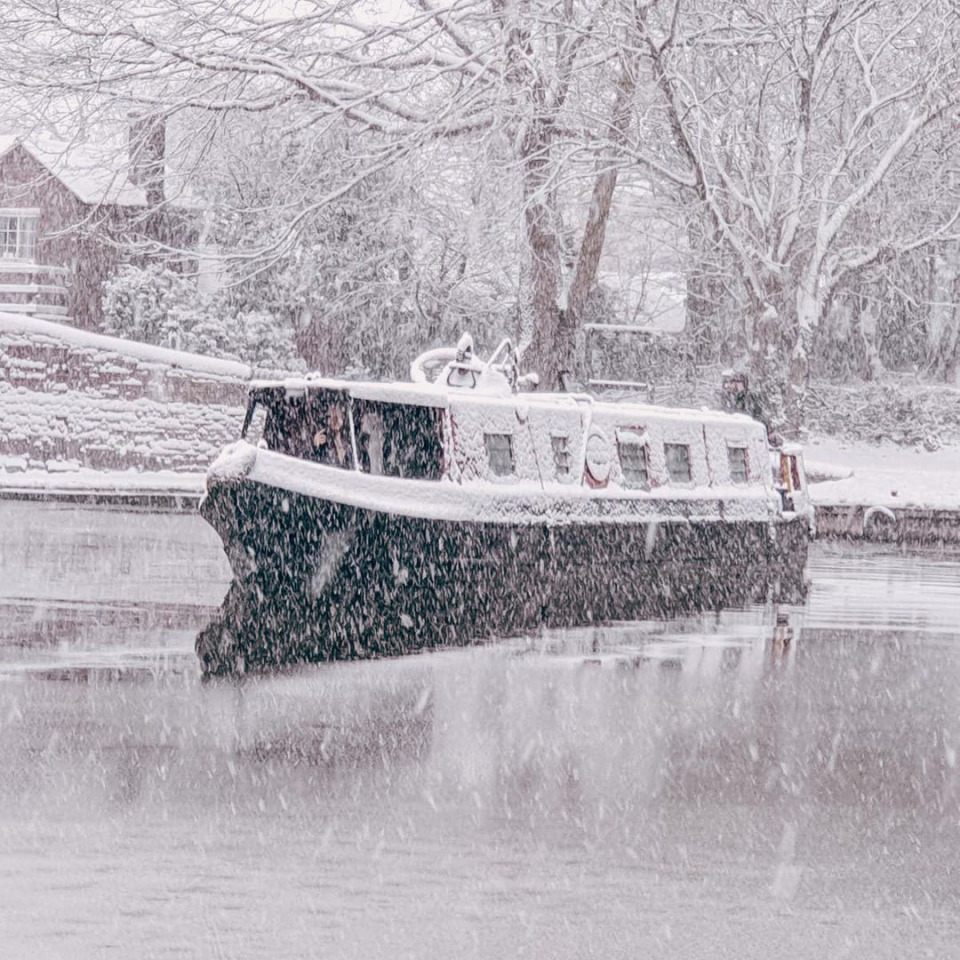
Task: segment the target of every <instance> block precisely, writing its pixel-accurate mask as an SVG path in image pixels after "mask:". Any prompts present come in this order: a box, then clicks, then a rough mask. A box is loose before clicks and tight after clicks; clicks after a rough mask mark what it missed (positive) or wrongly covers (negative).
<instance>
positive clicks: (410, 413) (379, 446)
mask: <svg viewBox="0 0 960 960" xmlns="http://www.w3.org/2000/svg"><path fill="white" fill-rule="evenodd" d="M441 417H442V413H441V411H440V410H439V409H437V408H435V407H421V406H416V405H414V404H402V403H383V402H381V401H375V400H355V401H354V404H353V422H354V424H356V428H357V455H358V458H359V460H360V469H361V470H363V471H364V472H365V473H370V474H373V475H375V476H379V475H383V476H387V477H405V478H406V479H408V480H439V479H440V476H441V474H442V472H443V434H442V425H441V424H442V421H441Z"/></svg>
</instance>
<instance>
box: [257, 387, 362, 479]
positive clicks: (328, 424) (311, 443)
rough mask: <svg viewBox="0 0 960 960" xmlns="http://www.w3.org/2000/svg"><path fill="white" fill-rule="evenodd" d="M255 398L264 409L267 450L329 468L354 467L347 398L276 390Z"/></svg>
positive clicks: (322, 392) (333, 392) (321, 392)
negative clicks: (311, 461)
mask: <svg viewBox="0 0 960 960" xmlns="http://www.w3.org/2000/svg"><path fill="white" fill-rule="evenodd" d="M258 399H260V401H261V402H262V403H263V404H264V405H265V406H266V408H267V418H266V422H265V423H264V427H263V439H264V440H265V441H266V444H267V447H268V448H269V449H271V450H276V451H277V452H278V453H285V454H287V455H288V456H291V457H299V458H300V459H302V460H313V461H314V462H316V463H323V464H326V465H328V466H334V467H344V468H350V467H352V466H353V456H352V452H351V447H350V426H349V423H348V420H347V407H346V399H345V397H344V396H343V394H342V393H341V392H340V391H336V390H301V391H299V392H293V391H288V390H286V389H285V388H283V387H278V388H271V389H270V390H269V391H264V392H263V393H262V395H261V396H260V397H259V398H258Z"/></svg>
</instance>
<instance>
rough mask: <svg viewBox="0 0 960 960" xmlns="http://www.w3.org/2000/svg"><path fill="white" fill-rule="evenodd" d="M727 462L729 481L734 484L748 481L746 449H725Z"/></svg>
mask: <svg viewBox="0 0 960 960" xmlns="http://www.w3.org/2000/svg"><path fill="white" fill-rule="evenodd" d="M727 461H728V462H729V464H730V479H731V480H732V481H733V482H734V483H746V482H747V480H748V479H749V478H748V471H747V448H746V447H727Z"/></svg>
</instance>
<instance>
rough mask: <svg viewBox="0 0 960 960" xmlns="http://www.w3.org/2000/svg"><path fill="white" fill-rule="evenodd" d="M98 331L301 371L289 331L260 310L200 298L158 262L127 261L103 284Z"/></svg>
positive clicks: (191, 281) (184, 280) (224, 299)
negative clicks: (99, 327)
mask: <svg viewBox="0 0 960 960" xmlns="http://www.w3.org/2000/svg"><path fill="white" fill-rule="evenodd" d="M101 329H102V330H103V332H104V333H107V334H110V335H112V336H116V337H124V338H126V339H128V340H138V341H140V342H142V343H153V344H157V345H158V346H162V347H172V348H173V349H176V350H185V351H187V352H189V353H199V354H202V355H204V356H215V357H223V358H225V359H228V360H243V361H245V362H247V363H250V364H252V365H254V366H258V367H266V368H270V369H275V370H281V369H287V370H291V369H302V368H303V361H302V360H301V359H300V358H299V357H298V356H297V347H296V343H295V341H294V336H293V330H292V328H291V326H290V325H289V324H286V323H284V322H283V321H282V320H278V319H277V318H276V317H275V316H274V315H273V314H271V313H269V312H268V311H265V310H238V309H236V308H235V307H234V306H233V305H232V304H231V303H230V301H229V299H228V298H227V297H226V296H219V297H213V298H209V299H203V298H201V297H200V295H199V294H198V292H197V286H196V282H195V281H194V279H193V278H192V277H186V276H183V275H182V274H179V273H176V272H174V271H172V270H169V269H166V268H164V267H162V266H160V265H158V264H151V265H148V266H145V267H139V266H134V265H132V264H127V265H125V266H123V267H121V268H120V270H119V271H118V272H117V273H116V275H115V276H114V277H112V278H111V279H110V280H108V281H106V282H105V283H104V287H103V321H102V323H101Z"/></svg>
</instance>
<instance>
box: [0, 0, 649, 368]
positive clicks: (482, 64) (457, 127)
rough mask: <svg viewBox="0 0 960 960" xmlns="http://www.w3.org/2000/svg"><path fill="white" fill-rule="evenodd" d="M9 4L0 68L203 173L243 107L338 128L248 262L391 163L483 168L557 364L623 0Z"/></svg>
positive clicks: (596, 171)
mask: <svg viewBox="0 0 960 960" xmlns="http://www.w3.org/2000/svg"><path fill="white" fill-rule="evenodd" d="M13 7H14V8H15V9H16V11H17V13H16V16H15V17H14V18H12V19H11V23H15V30H14V31H13V32H14V33H15V34H16V35H15V36H12V37H11V38H10V49H9V55H8V56H7V57H6V58H5V62H4V65H3V66H2V67H0V74H2V77H0V79H3V80H4V81H5V82H6V84H7V85H14V86H15V87H16V88H17V89H18V90H20V91H21V92H22V93H26V94H29V95H30V96H32V97H34V98H36V99H38V100H39V101H41V102H43V103H45V104H46V106H47V108H50V105H51V104H53V103H54V102H62V101H63V99H64V98H69V99H70V100H71V102H73V103H74V104H77V105H79V106H80V107H81V108H82V110H83V112H84V113H85V114H87V115H88V116H89V118H90V119H89V122H91V123H92V122H94V120H95V119H96V118H101V117H104V116H107V115H111V114H112V115H113V116H122V115H124V114H125V113H126V112H128V111H129V110H131V109H135V110H137V111H138V112H139V113H140V114H141V115H148V116H157V117H160V116H162V117H165V118H168V119H169V120H171V121H176V120H179V121H180V122H182V123H184V124H185V125H186V126H187V127H188V128H189V130H190V138H189V141H190V147H191V150H190V153H191V156H192V157H193V161H192V162H194V163H196V164H198V165H199V164H200V163H201V162H202V160H203V158H204V157H205V156H206V155H207V148H208V147H211V146H212V145H213V144H214V143H215V142H216V141H217V139H218V138H219V137H221V136H222V135H223V131H224V129H225V128H226V127H228V126H229V125H230V124H231V123H233V122H234V121H235V118H236V117H237V116H241V115H242V116H252V117H255V118H263V119H264V122H272V121H273V120H274V118H276V117H282V118H283V125H282V128H281V129H278V135H279V136H289V135H293V134H297V135H300V136H304V135H306V136H310V137H314V138H320V137H323V136H326V135H328V134H331V133H336V135H338V136H341V135H343V134H344V132H346V133H347V134H349V137H348V138H347V141H345V142H349V144H350V149H349V150H342V151H340V153H339V154H338V170H337V176H335V177H332V178H330V177H328V176H327V175H326V174H327V171H324V170H317V171H315V176H314V180H313V184H312V185H313V191H312V194H311V196H310V198H309V200H308V201H307V200H305V201H304V202H303V203H302V204H301V206H300V207H299V208H297V209H293V208H290V209H288V210H287V213H288V216H287V217H286V230H285V231H280V232H278V233H276V234H274V235H272V236H271V239H270V243H269V244H264V245H263V246H262V247H261V248H260V249H259V250H252V249H251V250H249V251H247V255H248V256H249V257H250V259H251V262H253V261H254V260H256V261H257V262H259V263H267V262H269V261H270V259H271V257H276V256H284V255H285V254H286V253H287V252H288V251H289V249H290V247H291V246H292V245H293V244H294V243H295V242H296V241H295V238H296V237H297V236H298V234H299V231H300V229H301V227H302V226H303V224H304V223H306V222H308V221H309V220H310V219H311V218H312V217H314V216H315V215H316V213H317V212H318V211H319V210H321V209H323V208H325V207H329V206H331V205H334V204H336V203H338V202H339V201H340V200H341V199H342V198H343V197H345V196H347V195H349V194H350V193H351V192H352V191H356V190H357V188H358V187H360V186H361V185H362V184H364V183H365V182H367V181H368V180H370V179H371V178H375V177H377V176H379V175H382V174H383V173H384V172H385V171H387V170H390V169H394V168H396V167H397V166H403V165H410V166H411V168H416V166H417V164H419V163H422V162H423V158H424V157H425V156H429V155H430V154H431V153H435V152H436V151H442V150H444V149H450V145H455V147H454V149H455V150H456V151H458V152H459V156H460V158H461V159H462V158H463V157H466V156H472V157H473V158H475V159H476V160H477V162H486V163H489V162H491V161H494V163H495V166H493V167H491V168H489V169H488V170H487V172H486V181H487V183H488V185H490V187H491V188H493V189H496V187H495V186H494V184H495V183H496V181H497V180H499V181H500V183H501V184H502V185H503V186H502V187H501V189H503V190H504V191H505V192H507V193H508V194H510V195H515V196H516V197H517V199H518V202H517V204H516V207H515V210H514V214H515V221H514V225H513V226H514V227H515V228H516V234H517V236H518V237H519V239H520V248H519V252H520V257H519V262H520V272H519V281H518V283H519V291H518V292H519V300H520V311H519V312H520V330H521V334H522V339H523V340H524V341H525V345H526V346H527V347H528V350H527V359H528V361H530V362H531V363H532V364H533V365H534V366H535V367H537V368H539V370H540V372H541V375H542V377H543V379H544V381H545V382H546V384H547V385H556V384H557V383H558V380H559V377H560V373H561V370H563V369H564V368H567V367H569V365H570V354H571V350H572V342H573V335H574V331H575V328H576V325H577V323H578V320H579V316H580V314H581V313H582V310H583V304H584V302H585V298H586V297H587V296H588V295H589V292H590V290H591V288H592V286H593V285H594V283H595V281H596V275H597V267H598V264H599V261H600V256H601V254H602V250H603V241H604V223H605V220H606V217H607V216H608V213H609V209H610V204H611V198H612V196H613V192H614V188H615V185H616V180H617V160H618V154H617V150H618V149H619V147H620V146H622V144H623V143H624V142H625V139H626V136H627V130H628V128H629V125H630V120H631V107H632V101H633V95H634V92H635V87H636V70H637V64H638V56H637V51H635V50H629V49H625V48H623V46H622V40H623V38H624V37H625V36H626V32H625V26H624V23H623V17H622V12H623V9H622V8H621V7H620V6H618V4H617V2H615V0H535V2H531V3H523V4H521V3H516V2H513V0H478V2H466V0H449V2H444V3H434V2H433V0H407V2H406V4H405V5H404V6H403V7H402V8H393V7H391V8H389V11H386V10H385V11H382V12H381V13H380V15H378V16H372V15H371V14H370V13H369V12H368V8H366V7H365V6H364V5H363V4H362V3H359V2H356V0H340V2H335V3H320V2H306V0H305V2H301V3H298V4H297V5H296V13H295V14H289V15H288V14H284V13H279V12H278V8H277V6H276V5H274V4H268V3H263V2H258V0H145V2H144V4H142V5H140V7H139V8H138V10H137V11H136V12H135V13H134V12H132V11H131V10H130V7H129V5H128V4H124V3H121V2H119V0H85V2H83V3H77V4H72V5H69V6H68V5H64V4H60V3H59V2H57V0H15V2H14V3H13ZM631 9H632V8H631ZM604 144H606V145H607V146H604ZM444 145H447V146H446V147H445V146H444ZM619 159H622V158H619ZM302 172H303V173H307V172H306V171H302ZM572 183H577V184H579V185H580V186H579V188H578V189H579V194H580V196H579V197H578V203H581V205H582V195H583V194H584V193H585V194H586V195H587V196H589V195H590V192H591V190H592V191H593V203H591V204H589V205H588V206H587V211H588V212H587V216H586V223H585V230H584V232H583V236H582V240H581V241H580V242H579V243H575V244H574V245H573V249H574V252H573V255H572V258H573V261H574V266H573V269H572V270H569V269H568V266H569V264H568V263H567V261H568V260H569V259H570V256H569V249H568V248H569V246H570V245H569V244H568V243H567V244H566V245H565V234H564V229H565V227H564V222H565V221H566V230H567V231H569V229H570V225H571V224H572V223H573V222H574V221H575V220H577V219H578V217H577V216H576V215H572V214H570V213H569V212H568V213H567V215H566V216H565V215H564V214H565V211H564V210H562V209H561V206H560V205H561V202H562V198H563V197H564V196H565V194H564V190H566V191H567V194H566V195H567V196H569V195H570V192H571V191H570V185H571V184H572ZM573 192H574V193H576V191H573ZM568 287H569V290H568Z"/></svg>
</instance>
